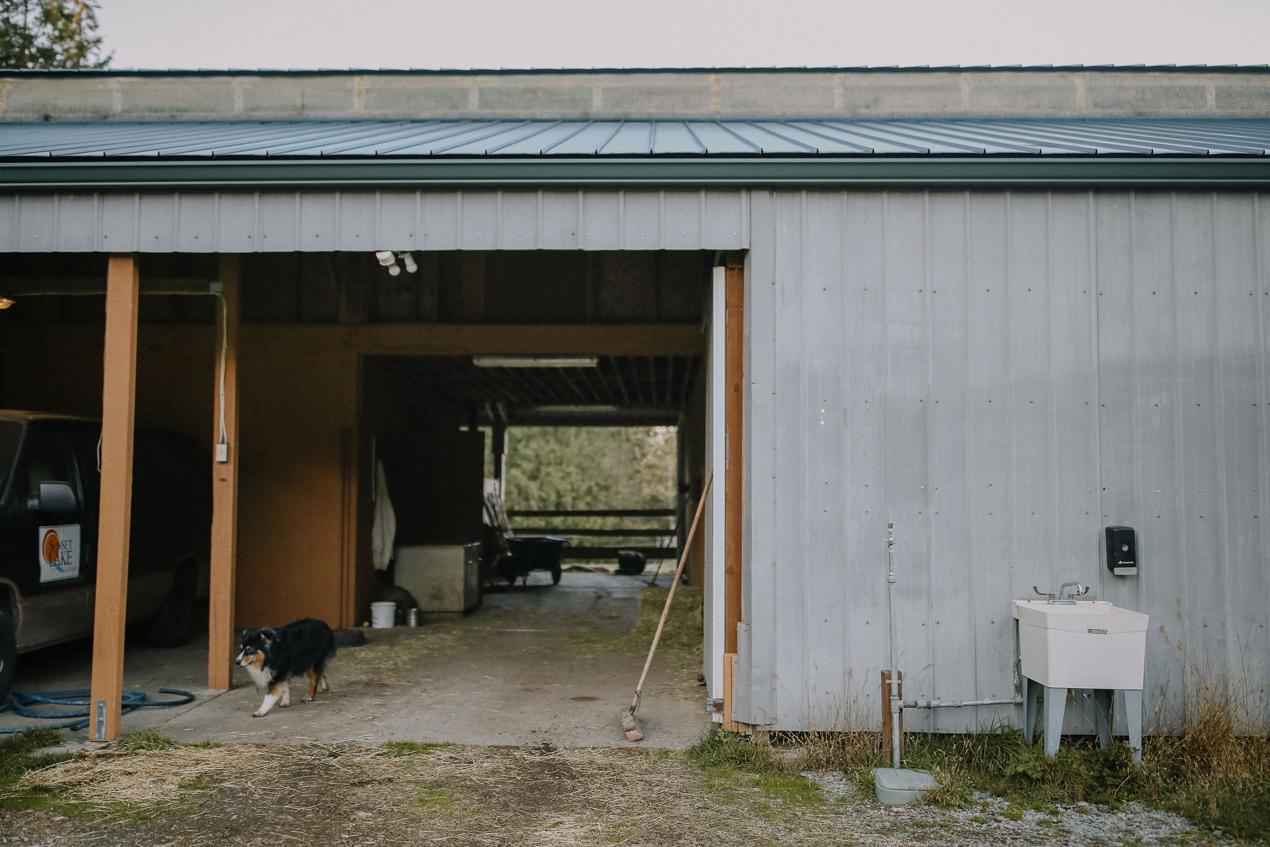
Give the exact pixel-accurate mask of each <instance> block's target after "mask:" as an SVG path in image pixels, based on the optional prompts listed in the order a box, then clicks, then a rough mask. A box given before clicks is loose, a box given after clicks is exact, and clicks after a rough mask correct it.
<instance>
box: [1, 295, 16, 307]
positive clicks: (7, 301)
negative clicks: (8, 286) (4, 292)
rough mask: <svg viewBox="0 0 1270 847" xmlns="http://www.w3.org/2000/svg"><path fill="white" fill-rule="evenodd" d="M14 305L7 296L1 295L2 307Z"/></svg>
mask: <svg viewBox="0 0 1270 847" xmlns="http://www.w3.org/2000/svg"><path fill="white" fill-rule="evenodd" d="M12 305H13V301H12V300H10V299H9V298H7V297H0V309H7V308H9V307H10V306H12Z"/></svg>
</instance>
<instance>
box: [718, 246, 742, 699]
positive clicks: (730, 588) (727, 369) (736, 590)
mask: <svg viewBox="0 0 1270 847" xmlns="http://www.w3.org/2000/svg"><path fill="white" fill-rule="evenodd" d="M725 291H726V294H725V297H724V299H725V302H726V309H727V321H726V328H725V330H724V332H725V335H724V344H725V348H724V363H725V364H724V380H725V389H724V390H725V392H726V393H725V400H724V426H725V429H726V431H727V453H726V456H727V472H726V474H725V475H724V486H725V490H726V491H727V496H726V499H725V501H724V502H725V507H724V508H725V510H726V511H725V512H724V516H723V523H724V536H723V537H724V541H723V544H724V548H723V550H724V553H723V584H724V588H723V609H724V611H723V643H724V652H725V653H735V652H736V642H737V639H736V625H737V624H738V623H741V622H742V621H743V620H744V617H743V610H742V608H741V579H742V575H741V566H742V565H741V563H742V559H741V554H742V549H741V548H742V543H743V541H744V523H743V516H744V511H743V507H744V502H743V498H744V493H745V449H744V448H745V436H744V423H745V266H744V265H742V264H737V263H733V262H729V263H728V267H727V277H726V283H725ZM728 717H729V718H730V717H731V715H729V716H728Z"/></svg>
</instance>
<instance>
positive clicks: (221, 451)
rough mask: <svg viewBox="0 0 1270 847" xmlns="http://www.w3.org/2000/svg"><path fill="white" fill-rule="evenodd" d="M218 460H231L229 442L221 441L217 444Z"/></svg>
mask: <svg viewBox="0 0 1270 847" xmlns="http://www.w3.org/2000/svg"><path fill="white" fill-rule="evenodd" d="M204 455H207V454H206V453H205V454H204ZM216 461H218V462H228V461H229V445H228V444H224V443H221V444H217V445H216Z"/></svg>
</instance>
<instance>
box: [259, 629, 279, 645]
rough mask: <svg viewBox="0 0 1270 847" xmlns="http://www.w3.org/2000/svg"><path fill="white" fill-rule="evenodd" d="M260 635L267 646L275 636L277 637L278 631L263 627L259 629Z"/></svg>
mask: <svg viewBox="0 0 1270 847" xmlns="http://www.w3.org/2000/svg"><path fill="white" fill-rule="evenodd" d="M260 637H261V638H262V639H264V642H265V646H266V647H267V646H269V645H270V644H272V643H273V641H274V639H275V638H277V637H278V631H277V630H276V629H271V628H268V627H266V628H265V629H262V630H260Z"/></svg>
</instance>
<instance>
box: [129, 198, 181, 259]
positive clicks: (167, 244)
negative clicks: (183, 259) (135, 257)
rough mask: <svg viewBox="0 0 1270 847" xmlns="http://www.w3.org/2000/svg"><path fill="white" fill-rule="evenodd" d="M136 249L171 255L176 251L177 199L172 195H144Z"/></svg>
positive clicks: (138, 223)
mask: <svg viewBox="0 0 1270 847" xmlns="http://www.w3.org/2000/svg"><path fill="white" fill-rule="evenodd" d="M140 197H141V207H140V210H139V218H138V222H137V225H138V229H139V234H138V238H137V246H136V249H137V250H140V251H142V252H146V253H169V252H171V251H173V250H175V249H176V230H175V226H176V221H177V206H176V197H175V196H174V195H172V194H142V195H140Z"/></svg>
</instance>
